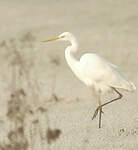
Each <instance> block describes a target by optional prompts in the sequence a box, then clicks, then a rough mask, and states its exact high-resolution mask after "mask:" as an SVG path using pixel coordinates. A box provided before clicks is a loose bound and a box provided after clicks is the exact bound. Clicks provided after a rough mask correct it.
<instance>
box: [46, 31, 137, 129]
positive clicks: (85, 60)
mask: <svg viewBox="0 0 138 150" xmlns="http://www.w3.org/2000/svg"><path fill="white" fill-rule="evenodd" d="M53 40H63V41H69V42H70V43H71V45H70V46H68V47H67V48H66V50H65V58H66V61H67V63H68V65H69V66H70V68H71V70H72V71H73V72H74V73H75V75H76V76H77V77H78V78H79V79H80V80H81V81H82V82H83V83H84V84H85V85H86V86H88V87H89V88H94V89H95V91H96V92H97V94H98V95H99V99H98V102H99V107H98V108H97V109H96V111H95V113H94V116H93V119H94V118H95V117H96V115H97V113H98V111H100V113H99V114H100V115H99V116H100V117H99V128H100V127H101V113H102V107H103V106H105V105H106V104H109V103H111V102H113V101H115V100H118V99H120V98H122V94H121V93H119V92H118V91H117V89H124V90H127V91H134V90H135V89H136V87H135V85H134V84H133V83H132V82H131V81H129V80H128V79H126V78H125V77H124V75H123V74H122V73H121V72H120V71H119V69H118V68H117V66H115V65H114V64H112V63H110V62H109V61H107V60H106V59H104V58H103V57H101V56H98V55H97V54H94V53H87V54H84V55H83V56H82V57H81V58H80V60H77V59H76V58H75V56H74V53H76V52H77V50H78V43H77V40H76V38H75V37H74V36H73V34H71V33H69V32H64V33H62V34H60V35H59V36H58V37H56V38H53V39H49V40H46V41H44V42H48V41H53ZM110 90H114V91H115V92H116V93H117V94H118V95H119V97H118V98H116V99H114V100H112V101H109V102H107V103H105V104H101V100H100V95H101V93H105V92H108V91H110Z"/></svg>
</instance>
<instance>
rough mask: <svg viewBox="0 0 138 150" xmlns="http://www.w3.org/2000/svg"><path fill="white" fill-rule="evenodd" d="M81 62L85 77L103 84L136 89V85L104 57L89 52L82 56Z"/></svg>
mask: <svg viewBox="0 0 138 150" xmlns="http://www.w3.org/2000/svg"><path fill="white" fill-rule="evenodd" d="M80 64H81V69H82V74H83V78H87V79H89V80H91V81H92V82H95V83H97V84H101V85H106V86H110V87H116V88H123V89H125V90H129V91H131V90H134V85H133V84H132V83H131V82H129V81H128V80H127V79H126V78H125V77H124V76H123V74H122V73H121V72H120V71H119V70H118V68H117V67H116V66H115V65H113V64H111V63H110V62H108V61H107V60H106V59H104V58H103V57H100V56H98V55H96V54H89V53H88V54H85V55H83V56H82V57H81V59H80Z"/></svg>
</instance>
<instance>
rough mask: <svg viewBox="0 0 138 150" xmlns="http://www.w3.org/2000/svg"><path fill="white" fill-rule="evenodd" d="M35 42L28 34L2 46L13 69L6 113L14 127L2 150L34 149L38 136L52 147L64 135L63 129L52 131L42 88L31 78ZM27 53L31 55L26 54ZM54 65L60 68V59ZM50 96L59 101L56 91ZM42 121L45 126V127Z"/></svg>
mask: <svg viewBox="0 0 138 150" xmlns="http://www.w3.org/2000/svg"><path fill="white" fill-rule="evenodd" d="M35 41H36V39H35V37H34V36H33V34H32V33H31V32H28V33H26V34H24V35H23V36H22V37H21V38H20V39H18V40H17V39H10V40H9V41H8V42H7V41H2V42H1V43H0V48H1V49H4V51H5V52H4V57H5V58H6V59H7V60H8V67H10V68H11V82H10V83H11V84H10V96H9V100H8V101H7V114H6V116H7V119H8V120H9V122H10V123H9V124H10V126H11V128H9V129H8V130H7V131H5V132H6V135H7V141H5V142H2V143H0V149H1V150H27V149H31V150H34V141H36V137H39V138H40V140H41V146H46V145H47V143H48V145H49V144H51V142H55V141H56V140H57V138H58V137H59V136H60V134H61V130H60V129H51V127H50V123H49V120H50V119H49V117H48V109H47V108H46V107H45V106H41V105H40V104H39V85H38V83H37V80H36V79H32V76H31V71H32V69H33V67H34V63H35V60H34V59H33V53H32V51H33V49H34V47H35V44H34V43H35ZM26 50H28V51H29V53H25V52H26ZM28 54H29V55H30V56H29V59H28V58H27V57H28ZM51 63H52V64H54V65H56V66H58V65H60V61H59V59H58V58H51ZM54 80H56V76H55V79H54ZM24 83H25V86H24ZM53 91H54V87H53ZM51 97H52V98H51V100H52V99H53V100H54V101H56V102H58V101H59V98H58V97H57V95H56V94H55V93H54V92H53V94H52V96H51ZM36 100H37V103H36ZM43 122H45V123H46V124H45V126H43V127H42V123H43ZM46 147H47V148H50V147H49V146H46Z"/></svg>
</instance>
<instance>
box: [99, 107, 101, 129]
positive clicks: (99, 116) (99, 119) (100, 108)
mask: <svg viewBox="0 0 138 150" xmlns="http://www.w3.org/2000/svg"><path fill="white" fill-rule="evenodd" d="M101 120H102V107H100V112H99V128H101Z"/></svg>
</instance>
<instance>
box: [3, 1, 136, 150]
mask: <svg viewBox="0 0 138 150" xmlns="http://www.w3.org/2000/svg"><path fill="white" fill-rule="evenodd" d="M0 10H1V13H0V18H1V23H0V33H1V34H0V38H1V40H0V66H1V75H0V84H1V86H0V93H1V94H0V99H1V100H0V104H1V105H0V110H1V111H0V148H1V149H2V150H11V149H12V150H16V149H18V150H20V149H24V150H26V149H27V150H28V149H29V150H40V149H41V150H44V149H48V150H76V149H80V150H84V149H85V150H86V149H87V150H137V149H138V98H137V97H138V92H137V91H136V92H134V93H126V92H123V94H124V95H125V96H124V98H123V100H120V101H118V102H116V103H114V104H111V105H110V106H107V107H106V108H104V115H103V118H102V128H101V129H98V118H96V119H95V120H93V121H92V120H91V116H92V114H93V112H94V110H95V108H96V107H97V105H98V103H97V98H96V96H95V95H94V93H93V92H92V91H90V90H88V89H87V88H86V87H85V86H84V85H83V84H82V83H81V82H80V81H79V80H78V79H77V78H76V77H75V76H74V74H73V73H72V72H71V70H70V69H69V67H68V66H67V64H66V61H65V58H64V49H65V48H66V46H67V45H68V43H66V42H55V43H49V44H44V43H42V42H41V41H42V40H45V39H48V38H50V37H54V36H57V35H58V34H60V33H62V32H65V31H70V32H72V33H74V35H75V36H76V37H77V39H78V41H79V44H80V48H79V49H80V50H79V52H78V54H79V56H78V58H79V57H80V56H81V55H82V54H83V53H85V52H94V53H97V54H99V55H101V56H103V57H105V58H106V59H108V60H109V61H111V62H112V63H114V64H116V65H118V66H119V68H120V70H121V71H122V72H123V73H124V74H125V75H126V77H127V78H129V79H130V80H131V81H133V82H134V83H135V85H136V86H137V87H138V78H137V77H138V60H137V59H138V27H137V26H138V1H137V0H125V1H123V0H122V1H121V0H116V1H113V0H102V1H101V0H96V1H93V0H88V1H81V0H76V1H75V0H70V1H65V0H51V1H50V0H49V1H48V0H38V1H37V0H34V1H33V0H28V1H27V0H24V1H23V0H22V1H19V0H18V1H16V0H13V1H10V0H9V1H8V0H7V1H3V2H2V1H0ZM114 96H115V95H109V96H108V95H106V96H104V97H103V102H104V101H106V100H108V99H110V98H111V97H114Z"/></svg>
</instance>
